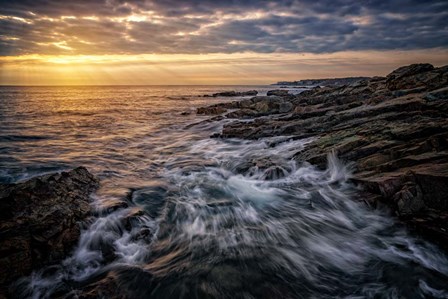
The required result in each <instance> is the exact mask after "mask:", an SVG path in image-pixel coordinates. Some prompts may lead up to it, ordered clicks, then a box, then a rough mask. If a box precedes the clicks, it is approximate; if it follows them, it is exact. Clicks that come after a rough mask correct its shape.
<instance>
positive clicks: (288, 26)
mask: <svg viewBox="0 0 448 299" xmlns="http://www.w3.org/2000/svg"><path fill="white" fill-rule="evenodd" d="M416 62H429V63H433V64H434V65H436V66H441V65H445V64H448V1H446V0H440V1H421V0H403V1H399V0H397V1H382V0H365V1H362V0H360V1H344V0H332V1H317V0H300V1H289V0H285V1H254V0H251V1H246V0H241V1H220V0H214V1H208V0H206V1H199V0H185V1H171V0H168V1H137V0H131V1H122V0H102V1H87V0H67V1H60V0H47V1H44V0H34V1H32V0H29V1H6V0H0V84H2V85H16V84H18V85H53V84H55V85H59V84H270V83H274V82H276V81H280V80H282V81H283V80H298V79H305V78H323V77H342V76H358V75H362V76H365V75H368V76H372V75H386V74H387V73H388V72H390V71H391V70H393V69H394V68H396V67H397V66H401V65H404V64H410V63H416Z"/></svg>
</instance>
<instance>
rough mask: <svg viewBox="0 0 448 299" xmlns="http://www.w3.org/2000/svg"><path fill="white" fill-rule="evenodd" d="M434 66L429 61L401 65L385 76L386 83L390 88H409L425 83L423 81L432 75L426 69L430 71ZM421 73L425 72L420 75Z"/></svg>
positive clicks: (429, 78)
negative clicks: (423, 74)
mask: <svg viewBox="0 0 448 299" xmlns="http://www.w3.org/2000/svg"><path fill="white" fill-rule="evenodd" d="M433 69H434V66H432V65H431V64H429V63H422V64H411V65H409V66H403V67H400V68H398V69H396V70H394V71H393V72H392V73H390V74H389V75H387V77H386V85H387V88H388V89H390V90H399V89H411V88H416V87H420V86H422V85H425V84H424V83H425V81H428V80H431V79H432V76H431V75H429V74H428V71H432V70H433ZM422 73H426V75H425V76H422V75H421V74H422Z"/></svg>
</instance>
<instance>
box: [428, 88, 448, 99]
mask: <svg viewBox="0 0 448 299" xmlns="http://www.w3.org/2000/svg"><path fill="white" fill-rule="evenodd" d="M425 99H426V100H429V101H436V100H448V87H443V88H440V89H436V90H434V91H431V92H428V93H427V94H426V95H425Z"/></svg>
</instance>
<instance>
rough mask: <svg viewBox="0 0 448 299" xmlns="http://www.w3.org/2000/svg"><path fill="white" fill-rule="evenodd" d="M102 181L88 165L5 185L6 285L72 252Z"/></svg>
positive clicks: (2, 239) (2, 245)
mask: <svg viewBox="0 0 448 299" xmlns="http://www.w3.org/2000/svg"><path fill="white" fill-rule="evenodd" d="M98 184H99V183H98V180H97V179H96V178H95V177H94V176H93V175H92V174H90V173H89V172H88V171H87V169H86V168H84V167H78V168H76V169H73V170H71V171H69V172H62V173H56V174H49V175H44V176H40V177H36V178H33V179H30V180H28V181H26V182H22V183H17V184H8V185H1V186H0V219H1V224H0V252H1V253H2V254H1V258H0V285H1V286H3V287H4V286H6V285H8V284H9V283H11V282H12V281H14V280H15V279H17V278H19V277H21V276H24V275H29V274H30V273H31V271H32V270H34V269H37V268H40V267H42V266H45V265H49V264H52V263H56V262H58V261H60V260H62V259H63V258H65V257H66V255H67V254H68V253H70V251H71V250H72V247H73V246H74V245H75V244H76V243H77V241H78V238H79V235H80V223H81V222H82V221H83V220H85V219H86V218H87V217H88V216H89V214H90V213H91V209H90V198H89V196H90V193H91V192H93V191H94V190H96V189H97V188H98Z"/></svg>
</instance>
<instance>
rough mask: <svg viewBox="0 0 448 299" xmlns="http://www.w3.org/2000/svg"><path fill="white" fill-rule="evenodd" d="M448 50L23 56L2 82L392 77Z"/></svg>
mask: <svg viewBox="0 0 448 299" xmlns="http://www.w3.org/2000/svg"><path fill="white" fill-rule="evenodd" d="M447 54H448V53H447V51H446V50H444V49H434V50H421V51H386V52H384V51H381V52H380V51H345V52H336V53H330V54H312V53H301V54H296V53H270V54H259V53H251V52H245V53H234V54H226V53H216V54H140V55H126V54H120V55H40V54H32V55H22V56H3V57H0V84H1V85H113V84H123V85H133V84H135V85H164V84H168V85H183V84H185V85H194V84H198V85H203V84H223V85H225V84H230V85H233V84H235V85H236V84H240V85H245V84H247V85H249V84H254V85H256V84H271V83H275V82H277V81H293V80H299V79H306V78H328V77H345V76H375V75H386V74H387V73H389V72H390V71H392V70H393V69H394V68H396V67H398V66H401V65H405V64H410V63H415V62H429V63H432V64H434V65H436V66H441V65H444V64H448V55H447Z"/></svg>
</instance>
